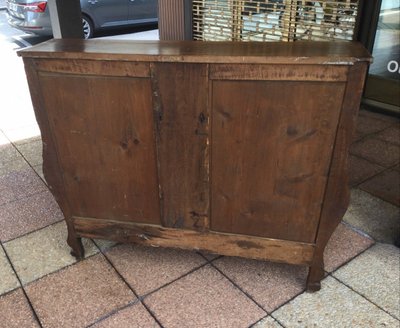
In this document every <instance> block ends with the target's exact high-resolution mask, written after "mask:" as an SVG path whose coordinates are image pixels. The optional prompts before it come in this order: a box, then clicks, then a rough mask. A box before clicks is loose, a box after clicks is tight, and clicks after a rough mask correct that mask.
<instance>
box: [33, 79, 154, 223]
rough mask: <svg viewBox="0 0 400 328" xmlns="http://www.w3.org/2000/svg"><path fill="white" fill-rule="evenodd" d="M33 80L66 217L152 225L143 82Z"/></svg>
mask: <svg viewBox="0 0 400 328" xmlns="http://www.w3.org/2000/svg"><path fill="white" fill-rule="evenodd" d="M39 80H40V83H41V86H42V90H45V92H46V97H44V106H45V107H46V111H47V113H48V115H49V121H50V125H51V126H52V131H53V134H54V136H55V140H56V144H57V151H58V156H59V160H60V165H61V169H62V174H63V179H64V181H65V186H66V194H67V197H68V200H69V204H70V206H71V212H72V215H74V216H85V217H93V218H108V219H112V220H123V221H134V222H144V223H154V224H159V223H160V212H159V199H158V181H157V170H156V158H155V142H154V136H153V119H152V103H151V83H150V80H149V79H139V78H122V77H101V76H84V75H80V76H78V75H63V74H52V73H41V74H40V75H39Z"/></svg>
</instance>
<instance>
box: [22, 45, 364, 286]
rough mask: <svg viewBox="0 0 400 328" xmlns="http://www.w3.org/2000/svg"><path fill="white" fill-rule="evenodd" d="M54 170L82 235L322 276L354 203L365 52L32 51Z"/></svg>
mask: <svg viewBox="0 0 400 328" xmlns="http://www.w3.org/2000/svg"><path fill="white" fill-rule="evenodd" d="M19 55H21V56H22V57H23V59H24V63H25V68H26V72H27V76H28V81H29V86H30V91H31V95H32V101H33V105H34V109H35V113H36V117H37V121H38V123H39V126H40V129H41V132H42V140H43V146H44V147H43V160H44V164H43V170H44V175H45V178H46V180H47V182H48V185H49V187H50V189H51V191H52V193H53V195H54V196H55V198H56V200H57V202H58V204H59V205H60V208H61V210H62V211H63V213H64V216H65V219H66V222H67V225H68V232H69V235H68V244H69V245H70V246H71V247H72V249H73V252H74V254H75V256H77V257H78V258H82V257H83V248H82V244H81V240H80V238H81V237H90V238H103V239H109V240H116V241H120V242H135V243H140V244H145V245H155V246H164V247H178V248H184V249H193V250H204V251H209V252H214V253H219V254H224V255H232V256H241V257H247V258H253V259H261V260H271V261H278V262H285V263H291V264H298V265H306V266H309V267H310V271H309V275H308V281H307V288H308V289H309V290H318V289H319V288H320V280H321V278H322V277H323V274H324V271H323V252H324V248H325V246H326V244H327V242H328V240H329V238H330V236H331V234H332V233H333V231H334V229H335V227H336V226H337V225H338V223H339V222H340V221H341V219H342V216H343V215H344V213H345V211H346V208H347V206H348V202H349V190H348V186H347V157H348V149H349V145H350V143H351V141H352V136H353V130H354V127H355V119H356V116H357V112H358V108H359V103H360V97H361V93H362V90H363V85H364V78H365V73H366V70H367V66H368V63H369V61H370V55H369V54H368V52H367V51H366V50H365V49H364V48H363V47H362V46H361V45H359V44H358V43H354V42H332V43H330V42H293V43H280V42H278V43H245V42H243V43H239V42H237V43H236V42H215V43H208V42H156V41H154V42H153V41H148V42H133V41H132V42H129V41H109V40H107V41H105V40H102V41H98V40H65V39H64V40H50V41H48V42H45V43H43V44H40V45H38V46H34V47H32V48H29V49H25V50H22V51H20V52H19Z"/></svg>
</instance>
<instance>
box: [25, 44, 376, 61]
mask: <svg viewBox="0 0 400 328" xmlns="http://www.w3.org/2000/svg"><path fill="white" fill-rule="evenodd" d="M18 54H19V55H20V56H23V57H25V56H27V57H36V58H58V59H91V60H92V59H94V60H117V61H118V60H121V61H133V62H186V63H223V64H226V63H231V64H243V63H245V64H295V65H299V64H321V65H352V64H354V63H356V62H359V61H370V59H371V56H370V55H369V53H368V52H367V51H366V50H365V48H364V47H363V46H362V45H361V44H359V43H357V42H349V41H335V42H317V41H314V42H308V41H297V42H190V41H136V42H131V41H119V40H96V39H92V40H68V39H59V40H49V41H46V42H43V43H41V44H39V45H37V46H34V47H30V48H28V49H24V50H21V51H19V52H18Z"/></svg>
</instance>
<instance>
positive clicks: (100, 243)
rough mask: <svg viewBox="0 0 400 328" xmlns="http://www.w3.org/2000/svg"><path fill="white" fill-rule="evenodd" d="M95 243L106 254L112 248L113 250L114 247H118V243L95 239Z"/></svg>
mask: <svg viewBox="0 0 400 328" xmlns="http://www.w3.org/2000/svg"><path fill="white" fill-rule="evenodd" d="M93 242H94V243H95V244H96V246H97V247H98V248H99V249H100V250H101V251H102V252H106V251H108V250H110V249H111V248H113V247H114V246H116V245H118V243H117V242H116V241H112V240H105V239H93Z"/></svg>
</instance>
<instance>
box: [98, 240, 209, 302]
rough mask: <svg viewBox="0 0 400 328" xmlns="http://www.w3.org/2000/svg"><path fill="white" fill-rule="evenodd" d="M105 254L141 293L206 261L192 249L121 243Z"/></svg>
mask: <svg viewBox="0 0 400 328" xmlns="http://www.w3.org/2000/svg"><path fill="white" fill-rule="evenodd" d="M105 255H106V256H107V257H108V258H109V259H110V261H111V262H112V263H113V265H114V267H115V268H116V270H118V272H119V273H120V274H121V275H122V276H123V277H124V279H125V280H126V281H127V282H128V284H129V285H130V286H131V287H132V288H133V289H134V290H135V291H136V292H137V293H138V294H139V295H144V294H147V293H149V292H151V291H153V290H155V289H157V288H159V287H161V286H163V285H165V284H167V283H169V282H171V281H173V280H175V279H177V278H179V277H180V276H182V275H184V274H185V273H187V272H189V271H190V270H192V269H194V268H196V267H198V266H200V265H202V264H204V263H205V262H206V261H205V259H204V258H203V257H201V256H200V255H198V254H196V253H195V252H191V251H184V250H177V249H168V248H158V247H157V248H155V247H145V246H140V245H132V244H130V245H129V244H128V245H119V246H117V247H114V248H112V249H111V250H110V251H108V252H106V253H105Z"/></svg>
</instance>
